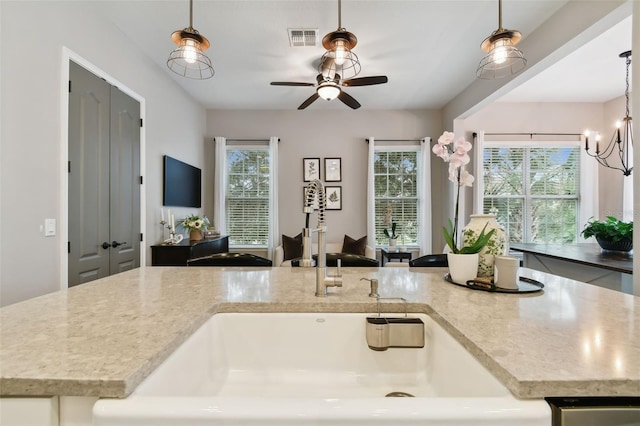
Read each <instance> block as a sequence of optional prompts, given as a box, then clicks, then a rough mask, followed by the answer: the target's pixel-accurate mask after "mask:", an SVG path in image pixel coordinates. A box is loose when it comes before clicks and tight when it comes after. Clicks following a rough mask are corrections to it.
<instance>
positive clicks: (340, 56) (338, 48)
mask: <svg viewBox="0 0 640 426" xmlns="http://www.w3.org/2000/svg"><path fill="white" fill-rule="evenodd" d="M334 46H335V48H334V51H335V57H336V65H343V64H344V61H345V60H346V57H347V53H348V52H349V53H350V51H349V48H348V46H347V43H345V40H344V39H338V40H336V41H335V43H334Z"/></svg>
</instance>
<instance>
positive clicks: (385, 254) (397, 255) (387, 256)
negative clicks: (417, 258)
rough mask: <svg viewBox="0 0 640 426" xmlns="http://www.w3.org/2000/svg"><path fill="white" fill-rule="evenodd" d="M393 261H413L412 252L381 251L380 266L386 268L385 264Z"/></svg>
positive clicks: (382, 249)
mask: <svg viewBox="0 0 640 426" xmlns="http://www.w3.org/2000/svg"><path fill="white" fill-rule="evenodd" d="M391 259H400V262H402V260H403V259H407V260H411V252H410V251H398V250H397V249H396V250H392V251H387V250H385V249H384V248H381V249H380V266H384V262H385V260H386V261H389V262H390V261H391Z"/></svg>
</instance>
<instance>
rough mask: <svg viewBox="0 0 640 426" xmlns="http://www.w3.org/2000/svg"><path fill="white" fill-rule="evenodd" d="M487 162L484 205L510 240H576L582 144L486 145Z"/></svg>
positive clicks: (570, 241) (540, 241) (485, 156)
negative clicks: (505, 230)
mask: <svg viewBox="0 0 640 426" xmlns="http://www.w3.org/2000/svg"><path fill="white" fill-rule="evenodd" d="M483 167H484V199H483V210H484V212H485V213H493V214H495V215H496V216H497V220H498V222H499V223H500V224H502V225H503V226H505V227H506V228H507V234H508V235H509V239H510V241H511V242H518V243H573V242H576V241H577V239H578V238H577V237H578V235H579V223H578V221H579V200H580V198H579V194H580V187H579V185H580V149H579V147H577V146H573V147H568V146H567V147H553V148H551V147H536V146H528V147H522V146H504V145H501V146H496V147H486V148H484V150H483Z"/></svg>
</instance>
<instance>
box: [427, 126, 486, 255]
mask: <svg viewBox="0 0 640 426" xmlns="http://www.w3.org/2000/svg"><path fill="white" fill-rule="evenodd" d="M472 147H473V145H471V142H469V141H466V140H464V138H458V139H456V138H455V136H454V134H453V133H452V132H444V133H443V134H442V136H440V137H439V138H438V143H437V144H435V145H434V146H433V153H434V154H435V155H436V156H438V157H440V158H442V160H444V162H445V163H449V180H450V181H451V182H453V183H455V184H456V186H457V188H456V190H457V193H456V206H455V211H454V218H453V223H452V222H451V219H449V227H448V228H447V227H443V232H444V239H445V241H446V243H447V245H448V246H449V248H450V249H451V252H452V253H456V254H473V253H478V252H480V251H481V250H482V248H483V247H484V246H486V245H487V243H488V242H489V240H490V239H491V237H492V236H493V234H494V233H495V229H492V230H491V231H489V232H488V233H485V230H486V228H487V226H486V225H485V227H484V228H483V229H482V232H481V233H480V235H479V236H478V238H477V239H476V240H475V241H474V242H473V243H472V244H470V245H467V246H463V247H460V248H458V209H459V204H460V192H462V187H465V186H473V182H474V180H475V178H474V177H473V175H471V174H470V173H469V172H468V171H466V170H465V168H464V167H465V166H466V165H467V164H469V162H470V161H471V158H470V157H469V151H471V148H472Z"/></svg>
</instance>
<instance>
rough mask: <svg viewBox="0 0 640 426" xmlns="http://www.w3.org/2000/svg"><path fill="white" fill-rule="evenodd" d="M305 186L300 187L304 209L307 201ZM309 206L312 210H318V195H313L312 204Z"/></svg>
mask: <svg viewBox="0 0 640 426" xmlns="http://www.w3.org/2000/svg"><path fill="white" fill-rule="evenodd" d="M307 189H308V188H307V187H306V186H303V187H302V208H303V209H304V206H305V204H306V202H307ZM311 207H313V210H315V211H318V208H319V207H320V204H319V201H318V197H315V198H314V199H313V204H311ZM303 212H304V210H303Z"/></svg>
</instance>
